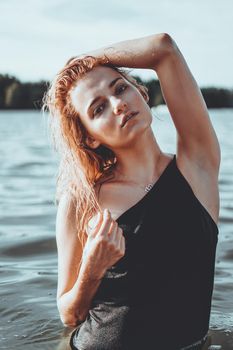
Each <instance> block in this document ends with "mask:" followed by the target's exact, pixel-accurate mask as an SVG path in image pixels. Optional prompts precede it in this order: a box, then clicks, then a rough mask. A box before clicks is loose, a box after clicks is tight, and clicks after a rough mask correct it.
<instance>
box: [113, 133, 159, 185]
mask: <svg viewBox="0 0 233 350" xmlns="http://www.w3.org/2000/svg"><path fill="white" fill-rule="evenodd" d="M115 154H116V157H117V165H116V169H115V176H116V178H117V180H119V181H120V180H122V181H126V180H128V181H135V182H136V183H141V184H143V185H147V184H149V183H153V182H154V180H155V178H156V177H157V176H158V174H159V169H158V164H159V160H160V157H161V154H162V152H161V150H160V148H159V146H158V144H157V142H156V139H155V136H154V134H153V131H152V129H151V128H149V129H147V132H145V133H144V134H143V135H142V136H141V137H140V138H138V140H137V141H136V142H134V144H133V145H132V146H127V148H124V150H120V151H117V152H115ZM145 169H146V171H145Z"/></svg>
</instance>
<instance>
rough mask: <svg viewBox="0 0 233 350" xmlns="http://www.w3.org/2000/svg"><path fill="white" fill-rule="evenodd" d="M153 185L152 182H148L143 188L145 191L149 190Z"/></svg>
mask: <svg viewBox="0 0 233 350" xmlns="http://www.w3.org/2000/svg"><path fill="white" fill-rule="evenodd" d="M152 187H153V183H149V184H148V185H146V187H145V188H144V191H145V192H149V191H150V190H151V189H152Z"/></svg>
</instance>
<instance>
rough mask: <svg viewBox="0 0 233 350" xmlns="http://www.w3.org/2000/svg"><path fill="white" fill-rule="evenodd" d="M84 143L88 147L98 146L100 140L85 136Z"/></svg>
mask: <svg viewBox="0 0 233 350" xmlns="http://www.w3.org/2000/svg"><path fill="white" fill-rule="evenodd" d="M86 144H87V145H88V146H89V147H90V148H93V149H95V148H97V147H99V146H100V144H101V143H100V142H99V141H98V140H95V139H94V138H93V137H92V136H87V138H86Z"/></svg>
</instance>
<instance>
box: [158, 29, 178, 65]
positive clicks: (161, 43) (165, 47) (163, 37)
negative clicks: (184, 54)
mask: <svg viewBox="0 0 233 350" xmlns="http://www.w3.org/2000/svg"><path fill="white" fill-rule="evenodd" d="M155 47H156V48H157V52H159V54H158V56H157V60H156V65H155V67H154V68H155V70H156V68H158V66H159V65H160V64H161V63H162V62H164V61H165V60H167V59H168V58H171V57H173V56H174V54H176V53H177V51H178V46H177V45H176V42H175V41H174V39H173V38H172V37H171V36H170V35H169V34H168V33H160V34H156V35H155Z"/></svg>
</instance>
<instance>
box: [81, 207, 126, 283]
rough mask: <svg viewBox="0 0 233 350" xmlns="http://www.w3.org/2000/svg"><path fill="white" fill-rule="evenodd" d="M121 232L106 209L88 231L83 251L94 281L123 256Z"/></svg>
mask: <svg viewBox="0 0 233 350" xmlns="http://www.w3.org/2000/svg"><path fill="white" fill-rule="evenodd" d="M122 233H123V230H122V229H121V228H120V227H118V223H117V222H116V221H115V220H113V219H112V217H111V214H110V212H109V210H108V209H105V210H104V212H103V213H101V212H99V213H98V218H97V224H96V226H95V227H94V228H93V229H92V230H90V232H89V235H88V238H87V241H86V244H85V248H84V251H83V259H82V260H83V262H84V263H87V262H88V266H89V268H90V271H91V274H92V276H93V278H94V279H101V278H102V277H103V275H104V274H105V272H106V270H107V269H108V268H110V267H111V266H112V265H114V264H115V263H116V262H117V261H118V260H119V259H120V258H122V257H123V256H124V254H125V238H124V236H123V234H122Z"/></svg>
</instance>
